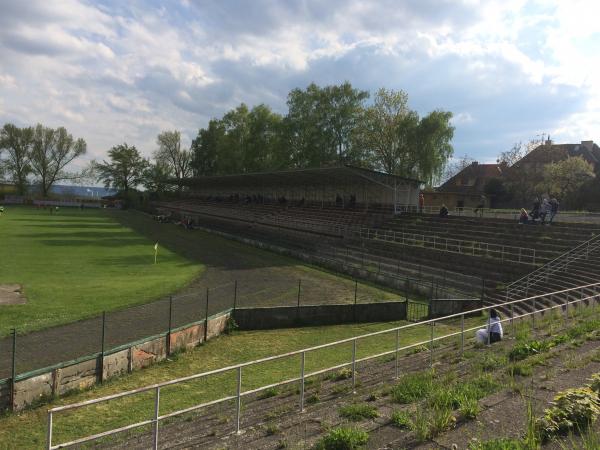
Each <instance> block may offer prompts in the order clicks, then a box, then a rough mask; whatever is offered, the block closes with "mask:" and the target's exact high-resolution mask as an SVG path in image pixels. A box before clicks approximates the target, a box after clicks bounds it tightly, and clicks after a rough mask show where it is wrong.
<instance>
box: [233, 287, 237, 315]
mask: <svg viewBox="0 0 600 450" xmlns="http://www.w3.org/2000/svg"><path fill="white" fill-rule="evenodd" d="M236 306H237V280H235V284H234V285H233V310H234V311H235V308H236Z"/></svg>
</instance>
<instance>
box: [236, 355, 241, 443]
mask: <svg viewBox="0 0 600 450" xmlns="http://www.w3.org/2000/svg"><path fill="white" fill-rule="evenodd" d="M241 413H242V366H239V367H238V368H237V392H236V399H235V432H236V434H240V416H241Z"/></svg>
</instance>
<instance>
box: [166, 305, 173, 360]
mask: <svg viewBox="0 0 600 450" xmlns="http://www.w3.org/2000/svg"><path fill="white" fill-rule="evenodd" d="M172 329H173V296H172V295H169V333H168V334H167V356H168V355H170V354H171V330H172Z"/></svg>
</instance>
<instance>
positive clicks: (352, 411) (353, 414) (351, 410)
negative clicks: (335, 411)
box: [340, 403, 379, 422]
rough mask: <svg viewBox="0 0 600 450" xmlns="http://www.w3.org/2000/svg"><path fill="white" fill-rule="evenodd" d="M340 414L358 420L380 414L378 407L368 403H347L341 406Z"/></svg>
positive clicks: (372, 417)
mask: <svg viewBox="0 0 600 450" xmlns="http://www.w3.org/2000/svg"><path fill="white" fill-rule="evenodd" d="M340 416H342V417H344V418H346V419H349V420H352V421H354V422H358V421H359V420H362V419H374V418H375V417H378V416H379V413H378V412H377V409H375V408H374V407H372V406H370V405H367V404H364V403H363V404H353V405H346V406H342V407H341V408H340Z"/></svg>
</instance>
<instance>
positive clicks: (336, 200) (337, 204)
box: [335, 194, 344, 206]
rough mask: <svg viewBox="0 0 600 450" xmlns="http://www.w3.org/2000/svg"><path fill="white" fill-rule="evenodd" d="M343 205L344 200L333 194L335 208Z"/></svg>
mask: <svg viewBox="0 0 600 450" xmlns="http://www.w3.org/2000/svg"><path fill="white" fill-rule="evenodd" d="M343 204H344V200H342V197H340V194H335V206H342V205H343Z"/></svg>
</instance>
